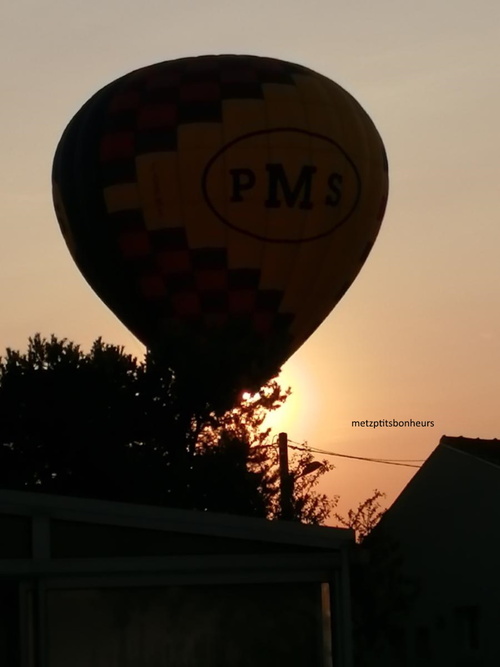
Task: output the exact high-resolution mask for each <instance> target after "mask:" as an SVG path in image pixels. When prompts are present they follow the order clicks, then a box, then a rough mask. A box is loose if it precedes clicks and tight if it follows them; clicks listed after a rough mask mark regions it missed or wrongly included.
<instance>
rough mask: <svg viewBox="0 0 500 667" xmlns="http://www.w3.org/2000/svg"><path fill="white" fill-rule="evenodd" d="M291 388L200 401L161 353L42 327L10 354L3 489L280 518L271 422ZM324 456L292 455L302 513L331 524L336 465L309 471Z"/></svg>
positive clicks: (3, 379)
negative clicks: (321, 486) (135, 351)
mask: <svg viewBox="0 0 500 667" xmlns="http://www.w3.org/2000/svg"><path fill="white" fill-rule="evenodd" d="M288 394H289V390H288V391H283V390H282V389H281V388H280V386H279V384H278V383H277V382H276V381H271V382H269V383H268V384H266V385H265V386H264V387H263V388H262V389H261V390H260V391H259V393H258V394H257V395H256V396H254V397H252V399H251V400H246V401H242V402H241V403H240V404H239V405H238V406H237V407H236V408H233V409H230V410H226V411H224V408H223V407H222V406H223V403H222V402H219V403H217V401H214V403H213V404H209V403H206V402H205V403H203V402H200V401H192V400H191V399H190V387H189V386H186V385H185V384H183V383H182V382H181V381H179V378H176V377H175V374H174V373H173V372H172V371H171V370H169V369H168V368H167V367H162V366H161V365H160V364H159V363H158V362H157V361H156V362H155V360H154V359H153V358H152V357H151V355H146V357H145V359H144V360H143V361H138V360H137V359H136V358H135V357H133V356H132V355H129V354H127V353H125V351H124V349H123V348H121V347H118V346H115V345H111V344H107V343H104V342H103V341H102V339H97V340H96V341H95V342H94V344H93V345H92V348H91V350H90V351H89V352H84V351H83V350H82V349H81V348H80V346H79V345H77V344H75V343H73V342H71V341H68V340H66V339H59V338H57V337H56V336H55V335H52V336H51V337H50V338H49V339H46V338H43V337H42V336H40V335H39V334H36V335H35V336H33V337H32V338H30V339H29V341H28V348H27V351H26V352H20V351H18V350H13V349H10V348H8V349H7V350H6V353H5V355H4V357H2V358H1V359H0V486H2V487H3V488H11V489H22V490H30V491H43V492H46V493H56V494H61V495H71V496H80V497H93V498H102V499H107V500H118V501H126V502H137V503H142V504H154V505H160V506H171V507H183V508H190V509H198V510H209V511H220V512H230V513H236V514H245V515H251V516H260V517H267V518H277V517H278V516H279V470H278V456H277V449H276V447H275V445H274V443H273V442H272V441H271V438H270V432H269V430H266V429H264V428H263V422H264V419H265V417H266V415H267V413H268V412H269V411H270V410H275V409H277V408H278V407H279V406H280V405H282V404H283V402H284V401H285V400H286V397H287V395H288ZM312 459H313V457H312V454H311V453H310V452H308V451H307V449H304V450H303V451H299V452H297V453H295V454H294V455H293V456H292V457H291V460H290V473H291V475H293V476H294V478H295V479H296V485H295V494H294V499H293V510H294V518H295V520H298V521H301V522H304V523H323V522H324V521H325V520H326V519H327V518H328V516H329V514H330V512H331V511H332V510H333V509H334V507H335V505H336V502H337V498H333V499H329V498H328V497H327V496H326V495H324V494H319V493H317V492H316V491H315V490H314V487H315V486H316V484H317V483H318V480H319V478H320V477H321V475H322V474H324V473H325V472H326V471H328V470H331V469H332V468H333V466H332V465H331V464H330V463H328V462H327V461H323V462H322V464H323V465H322V466H321V468H319V469H317V470H315V471H314V472H313V473H311V474H308V475H307V476H304V475H302V476H301V471H303V470H304V468H305V466H307V465H308V464H309V463H311V461H312Z"/></svg>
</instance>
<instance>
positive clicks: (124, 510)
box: [0, 489, 354, 550]
mask: <svg viewBox="0 0 500 667" xmlns="http://www.w3.org/2000/svg"><path fill="white" fill-rule="evenodd" d="M2 514H4V515H6V514H7V515H20V514H23V515H31V516H36V515H39V516H46V517H50V518H51V519H56V520H58V519H59V520H63V521H76V522H87V523H92V524H107V525H109V526H119V525H121V526H126V527H130V528H142V529H145V528H149V529H152V530H160V531H172V532H176V533H185V534H192V535H200V536H202V535H205V536H207V537H220V538H230V539H231V538H232V539H236V540H253V541H260V542H267V543H272V542H274V543H279V544H289V545H303V546H304V547H312V548H320V549H328V550H331V549H338V548H341V547H343V546H347V545H348V544H350V543H353V542H354V531H352V530H350V529H346V528H332V527H327V526H311V525H304V524H299V523H295V522H291V521H269V520H266V519H260V518H254V517H245V516H237V515H234V514H217V513H212V512H200V511H193V510H181V509H172V508H166V507H152V506H150V505H137V504H132V503H122V502H114V501H107V500H93V499H88V498H75V497H69V496H58V495H52V494H45V493H32V492H25V491H12V490H5V489H0V515H2Z"/></svg>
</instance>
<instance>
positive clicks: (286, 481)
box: [278, 433, 293, 521]
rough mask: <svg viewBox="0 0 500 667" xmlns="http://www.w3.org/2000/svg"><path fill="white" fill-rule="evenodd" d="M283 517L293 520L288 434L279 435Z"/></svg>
mask: <svg viewBox="0 0 500 667" xmlns="http://www.w3.org/2000/svg"><path fill="white" fill-rule="evenodd" d="M278 446H279V463H280V502H281V519H284V520H285V521H292V520H293V476H292V475H291V474H290V472H289V470H288V435H287V434H286V433H280V434H279V435H278Z"/></svg>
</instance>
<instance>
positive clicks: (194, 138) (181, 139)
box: [177, 123, 223, 156]
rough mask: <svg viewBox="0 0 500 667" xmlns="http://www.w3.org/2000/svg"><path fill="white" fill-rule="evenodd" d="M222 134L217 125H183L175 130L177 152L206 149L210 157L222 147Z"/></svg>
mask: <svg viewBox="0 0 500 667" xmlns="http://www.w3.org/2000/svg"><path fill="white" fill-rule="evenodd" d="M222 140H223V132H222V128H221V126H220V124H219V123H185V124H184V125H179V127H178V128H177V150H178V152H179V153H182V152H183V151H185V150H192V149H201V148H203V149H206V151H207V155H208V156H209V155H212V154H213V153H214V152H215V151H217V150H219V148H220V147H221V146H222Z"/></svg>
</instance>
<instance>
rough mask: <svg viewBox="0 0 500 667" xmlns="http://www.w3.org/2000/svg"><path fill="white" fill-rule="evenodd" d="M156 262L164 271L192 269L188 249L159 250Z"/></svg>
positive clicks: (183, 271)
mask: <svg viewBox="0 0 500 667" xmlns="http://www.w3.org/2000/svg"><path fill="white" fill-rule="evenodd" d="M156 264H157V266H158V268H159V269H160V270H161V272H162V273H165V274H169V273H185V272H186V271H190V270H191V261H190V258H189V251H188V250H172V251H170V252H169V251H164V252H158V253H157V254H156Z"/></svg>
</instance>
